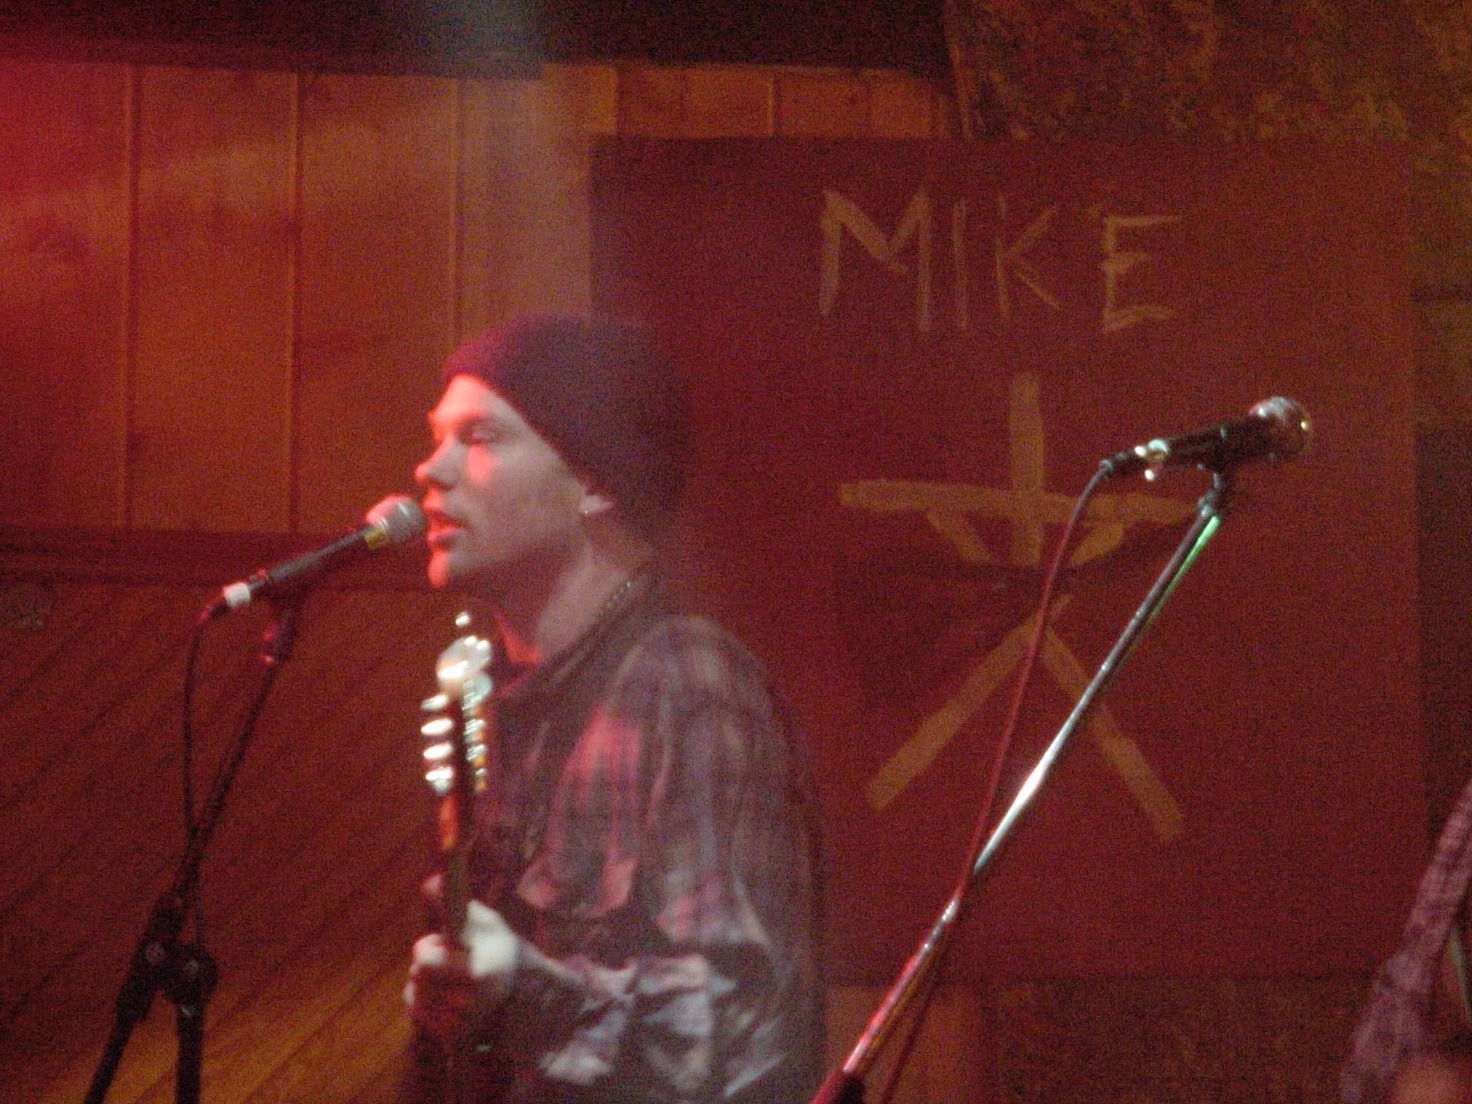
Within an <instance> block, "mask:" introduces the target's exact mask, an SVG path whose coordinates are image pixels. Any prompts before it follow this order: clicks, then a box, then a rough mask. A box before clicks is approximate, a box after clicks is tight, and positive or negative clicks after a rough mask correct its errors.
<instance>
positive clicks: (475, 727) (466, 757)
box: [419, 613, 491, 797]
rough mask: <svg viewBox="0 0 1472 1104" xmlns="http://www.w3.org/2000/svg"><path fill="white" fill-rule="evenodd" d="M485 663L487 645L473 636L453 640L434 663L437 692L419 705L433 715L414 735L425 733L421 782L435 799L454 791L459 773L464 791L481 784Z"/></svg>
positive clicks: (462, 622)
mask: <svg viewBox="0 0 1472 1104" xmlns="http://www.w3.org/2000/svg"><path fill="white" fill-rule="evenodd" d="M455 625H456V627H457V628H461V629H464V628H467V627H469V625H470V615H469V614H466V613H462V614H460V615H459V616H458V617H456V618H455ZM490 665H491V642H490V641H489V640H487V639H486V638H485V637H483V636H478V635H476V634H475V633H466V634H465V635H463V636H460V637H459V638H457V639H456V640H455V641H454V642H453V643H451V644H450V645H449V647H447V648H446V649H445V650H444V651H443V652H441V653H440V656H439V659H438V660H436V661H435V667H434V670H435V680H436V682H438V683H439V693H437V694H435V695H433V696H432V697H429V698H426V699H425V700H424V702H423V703H421V705H420V708H421V709H422V710H424V712H426V713H432V714H434V716H432V717H431V718H430V719H429V720H427V721H425V722H424V724H423V725H421V726H420V729H419V731H420V732H421V733H422V734H423V735H424V763H425V772H424V779H425V781H426V782H428V783H429V784H430V787H431V788H432V789H433V790H434V792H435V794H436V796H438V797H446V796H448V795H449V794H451V793H452V792H454V791H455V789H456V779H457V776H458V775H459V774H460V773H462V772H464V773H466V774H467V775H468V777H467V779H466V782H467V783H468V786H467V788H468V789H469V790H471V791H475V790H479V789H481V788H482V787H483V785H484V783H485V774H486V743H485V718H484V716H483V712H484V711H483V707H484V705H485V703H486V701H487V699H489V698H490V696H491V677H490V675H489V673H488V669H489V667H490Z"/></svg>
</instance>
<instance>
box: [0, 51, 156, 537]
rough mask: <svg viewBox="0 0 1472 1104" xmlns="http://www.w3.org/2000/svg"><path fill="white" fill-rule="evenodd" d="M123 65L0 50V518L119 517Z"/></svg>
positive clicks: (125, 212) (114, 521) (88, 520)
mask: <svg viewBox="0 0 1472 1104" xmlns="http://www.w3.org/2000/svg"><path fill="white" fill-rule="evenodd" d="M129 81H130V73H129V71H128V70H127V69H124V68H123V67H122V66H116V65H74V64H66V63H61V62H46V61H24V60H9V61H5V62H3V63H0V104H3V105H4V107H3V109H0V166H3V167H0V288H3V289H4V309H3V311H0V319H3V321H0V524H13V525H54V526H63V525H98V526H110V525H121V524H123V522H124V520H125V518H124V512H123V473H124V464H123V448H124V439H125V433H126V430H127V425H126V416H127V401H126V383H125V376H124V372H123V364H124V357H123V349H124V319H125V299H126V287H125V275H126V269H127V252H128V243H129V223H128V216H129V202H128V164H129V163H128V150H129V110H130V102H131V94H130V84H129Z"/></svg>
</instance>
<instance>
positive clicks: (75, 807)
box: [0, 57, 987, 1104]
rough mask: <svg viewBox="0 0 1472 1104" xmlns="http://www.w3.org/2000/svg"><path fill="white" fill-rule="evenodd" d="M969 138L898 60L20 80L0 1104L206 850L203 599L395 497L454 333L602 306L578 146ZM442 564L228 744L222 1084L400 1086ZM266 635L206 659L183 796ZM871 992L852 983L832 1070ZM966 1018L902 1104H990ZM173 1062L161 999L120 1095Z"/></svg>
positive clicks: (399, 593) (36, 1075) (320, 626)
mask: <svg viewBox="0 0 1472 1104" xmlns="http://www.w3.org/2000/svg"><path fill="white" fill-rule="evenodd" d="M951 127H952V123H951V120H950V116H949V112H948V108H947V104H946V101H945V98H944V97H943V96H942V95H940V94H938V93H937V92H936V91H935V90H934V89H932V88H930V87H928V86H926V85H925V84H923V83H922V82H919V81H917V80H914V79H912V78H910V77H907V76H904V75H900V74H893V73H883V72H832V71H822V70H811V69H789V68H760V69H758V68H693V69H663V68H654V67H647V66H612V65H572V66H556V67H549V68H548V69H546V70H545V71H544V72H542V73H541V74H540V75H539V76H534V77H524V78H503V79H494V80H450V79H438V78H426V77H409V76H395V77H390V76H365V75H347V74H332V73H305V72H302V73H289V72H269V71H240V70H224V69H209V68H192V67H174V66H151V65H133V64H106V63H74V62H59V61H43V60H34V59H24V58H19V57H13V58H5V57H0V277H3V287H4V289H5V297H6V310H5V311H4V312H3V313H0V747H3V755H0V824H3V826H4V830H3V832H0V862H3V866H0V869H3V870H4V871H5V874H4V875H3V877H0V1083H3V1085H4V1088H3V1089H0V1095H3V1096H4V1098H5V1099H15V1100H26V1101H76V1100H80V1099H82V1098H83V1095H84V1094H85V1091H86V1088H87V1084H88V1080H89V1078H90V1077H91V1074H92V1071H93V1068H94V1066H95V1063H96V1061H97V1059H98V1057H99V1055H100V1054H101V1051H102V1045H103V1042H104V1040H105V1038H106V1035H107V1030H108V1027H109V1025H110V1023H111V1020H112V1001H113V998H114V996H115V994H116V992H117V988H118V985H119V984H120V982H121V980H122V976H123V970H124V966H125V963H126V961H127V958H128V955H129V953H130V952H131V950H132V949H133V947H134V945H135V943H136V941H137V939H138V936H139V933H140V932H141V930H142V925H143V921H144V918H145V916H146V915H147V912H148V909H149V906H150V905H151V904H152V902H153V901H154V900H155V898H156V897H157V895H158V894H159V893H160V892H161V891H162V890H163V888H164V887H165V886H166V885H168V883H169V880H170V878H171V876H172V874H173V872H174V869H175V866H176V864H177V862H178V860H179V856H180V853H181V849H182V839H181V831H182V829H181V820H182V818H181V814H180V811H179V810H180V798H179V779H180V774H181V766H182V761H181V751H180V741H179V728H180V719H179V718H180V707H181V703H182V694H183V691H182V687H183V678H184V665H185V658H186V654H187V644H188V640H189V634H190V628H191V626H192V623H193V620H194V615H195V613H196V612H197V611H198V609H199V608H200V607H201V605H202V603H203V602H204V600H205V599H206V598H207V597H208V594H209V591H210V586H209V583H210V581H211V580H213V581H214V582H215V583H216V584H218V582H221V581H224V580H225V579H229V578H234V577H237V576H238V575H239V574H240V573H243V572H244V571H245V570H247V569H249V568H250V567H252V566H254V565H255V564H257V563H259V562H261V558H263V557H265V556H266V554H267V553H269V552H272V551H275V550H282V551H284V550H285V547H286V546H287V544H289V543H290V537H282V536H281V535H283V534H298V533H300V534H312V533H320V532H327V531H335V530H338V529H340V528H342V527H344V526H346V525H348V524H350V523H351V522H352V521H353V520H354V519H356V518H357V517H358V516H359V515H360V514H361V513H362V512H363V510H364V509H365V508H366V507H367V506H368V505H369V504H370V503H371V502H373V501H374V500H375V499H376V498H378V497H379V496H381V495H382V494H384V493H386V492H388V491H391V490H394V489H400V488H405V487H407V486H408V484H409V479H410V476H409V473H410V470H411V468H412V465H413V463H414V462H415V460H416V459H417V458H418V457H419V455H420V454H421V452H422V450H423V447H424V438H425V433H424V428H423V417H424V412H425V411H426V410H427V409H428V407H429V406H430V405H431V404H432V402H433V400H434V397H435V394H436V392H437V390H438V385H437V365H438V363H439V362H440V360H441V359H442V358H443V356H444V354H445V353H446V352H447V351H448V349H449V348H450V346H451V345H452V344H453V343H454V341H455V340H456V339H457V338H458V337H459V336H461V335H464V334H467V333H469V332H472V331H474V330H476V329H479V328H481V327H483V326H485V325H487V324H488V323H490V322H493V321H495V320H497V319H499V318H501V317H504V316H507V315H509V314H511V313H514V312H516V311H520V310H523V309H530V308H579V307H584V306H586V305H587V303H588V301H589V296H590V292H589V286H588V280H589V276H588V272H589V264H588V249H589V245H588V242H589V228H588V205H587V191H588V158H587V152H588V148H589V143H590V141H591V139H592V138H593V137H594V136H595V135H599V134H617V133H626V134H641V135H663V136H683V137H710V136H721V135H735V136H763V135H792V136H799V135H814V136H845V135H856V136H890V137H905V138H927V137H943V136H945V135H947V134H949V133H950V132H951ZM263 535H264V536H263ZM272 535H276V537H275V538H274V539H273V537H272ZM417 574H418V570H417V568H415V567H414V566H413V565H412V564H411V565H410V566H409V567H407V568H404V569H402V570H397V571H395V570H390V571H387V572H386V573H384V574H383V576H382V577H361V578H358V579H356V581H352V582H349V583H347V584H345V585H344V586H341V587H334V588H332V589H330V590H327V591H325V592H323V593H322V594H321V595H319V596H316V597H314V599H313V601H312V603H311V604H310V605H309V607H308V614H307V618H306V621H305V624H304V626H303V633H302V638H301V643H300V645H299V647H298V649H297V653H296V656H295V658H294V659H293V660H292V662H291V664H289V665H288V666H287V669H286V673H285V675H284V677H283V678H282V679H281V682H280V684H279V685H278V687H277V688H276V690H275V692H274V693H273V696H272V698H271V701H270V705H269V708H268V710H267V712H266V714H265V715H264V716H263V718H262V720H261V723H260V725H259V726H258V727H257V731H256V735H255V737H254V739H253V741H252V743H251V745H250V749H249V752H248V754H247V756H246V757H245V759H244V760H243V766H242V768H241V771H240V774H239V777H238V778H237V780H236V784H235V787H234V789H233V791H232V794H231V799H230V803H229V806H228V811H227V814H226V817H225V819H224V820H223V821H222V823H221V827H220V830H219V832H218V834H217V836H216V839H215V841H214V842H213V844H212V846H211V849H210V852H209V859H208V862H207V865H206V899H205V904H206V910H205V916H206V921H207V928H206V930H205V932H204V933H203V935H204V942H205V945H206V946H207V948H208V949H209V950H210V952H211V953H212V954H214V956H215V957H216V958H217V959H218V961H219V962H220V964H221V967H222V976H221V981H220V985H219V989H218V991H217V992H216V994H215V996H214V998H213V1000H212V1002H211V1004H210V1017H209V1020H208V1023H207V1030H206V1037H207V1042H208V1049H207V1053H206V1065H205V1088H206V1092H205V1096H206V1098H207V1099H209V1100H212V1101H217V1102H229V1101H246V1100H250V1101H267V1100H270V1101H322V1102H331V1101H349V1100H357V1101H374V1100H388V1099H390V1098H391V1097H392V1089H393V1085H394V1081H395V1075H396V1063H397V1061H398V1056H399V1049H400V1044H401V1043H402V1041H403V1036H404V1028H405V1024H404V1018H403V1015H402V1012H401V1008H400V1004H399V990H400V987H401V985H402V979H403V967H404V960H405V954H406V949H407V947H408V944H409V942H410V941H411V940H412V938H413V936H414V935H415V934H416V932H417V931H418V929H419V926H420V916H419V906H418V902H417V899H416V888H415V887H416V886H417V882H418V879H419V877H420V876H421V874H422V872H423V871H424V870H425V869H427V867H428V863H429V856H428V840H429V838H430V831H429V824H428V813H429V802H428V798H427V795H426V794H425V793H424V792H423V786H422V783H421V782H420V780H419V778H418V767H417V763H416V756H417V751H416V749H415V746H414V738H413V736H412V732H413V729H414V726H415V724H416V722H415V718H414V703H415V702H417V700H418V699H419V697H420V696H422V694H423V693H424V692H425V686H426V681H427V676H428V672H429V670H430V663H431V662H432V659H433V656H434V654H435V652H436V651H437V650H438V648H439V646H440V645H442V644H443V642H444V640H445V638H446V635H447V633H446V626H447V625H448V618H449V615H450V613H451V612H452V610H451V609H450V608H449V606H448V604H447V600H445V599H443V598H441V597H439V596H431V595H427V594H425V593H423V592H422V591H415V590H405V589H404V584H403V578H405V577H410V578H412V577H414V576H416V575H417ZM411 585H412V584H411ZM269 624H270V622H269V619H268V618H267V617H266V616H265V615H264V614H261V613H256V612H252V613H250V614H247V615H242V616H239V617H238V618H232V619H230V621H229V622H228V623H226V624H224V625H222V626H220V627H218V628H216V629H214V630H212V632H211V635H210V637H209V638H208V639H207V644H206V648H205V652H204V658H203V660H202V662H201V664H200V670H201V683H200V686H199V689H198V694H197V698H196V710H195V715H196V716H197V718H198V719H199V723H200V731H199V733H198V739H199V745H198V747H197V749H196V751H195V753H194V754H195V758H196V770H195V775H196V777H197V779H198V781H197V786H199V787H200V789H199V790H198V791H197V793H196V799H198V798H200V797H202V795H203V788H204V787H205V785H206V784H207V782H208V780H209V778H210V777H211V772H212V771H213V770H214V769H215V766H216V764H217V763H218V762H219V761H220V757H221V756H222V755H223V753H224V751H225V748H226V747H227V745H228V737H229V735H230V734H231V732H232V731H233V726H234V722H235V718H236V717H238V716H239V715H240V712H241V710H242V709H243V708H244V702H245V697H246V695H247V693H248V691H249V688H250V687H251V686H252V685H254V683H255V681H256V679H257V678H258V671H259V667H260V664H259V660H258V658H257V652H258V646H257V636H258V635H259V634H260V633H262V632H263V631H265V630H266V629H267V628H268V627H269ZM385 626H392V632H391V633H390V632H385V631H383V629H384V627H385ZM878 996H879V991H878V990H872V989H863V988H851V989H844V990H841V991H839V992H836V993H835V1000H834V1011H833V1020H834V1030H833V1060H834V1061H835V1062H836V1061H838V1060H839V1059H840V1058H841V1056H842V1054H843V1053H844V1052H845V1051H846V1050H847V1047H848V1046H849V1045H850V1044H851V1042H852V1040H853V1039H854V1038H855V1037H856V1035H857V1032H858V1030H859V1028H860V1027H861V1026H862V1024H863V1022H864V1020H865V1019H866V1017H867V1016H868V1014H869V1010H870V1009H871V1008H872V1006H873V1004H874V1002H875V1001H876V1000H877V998H878ZM980 1018H981V1011H980V1006H979V1003H978V998H977V997H976V996H975V995H974V994H968V993H964V992H949V993H947V994H945V995H944V996H943V999H942V1002H941V1010H940V1014H939V1015H938V1016H937V1018H936V1020H935V1021H934V1022H933V1023H932V1024H931V1025H930V1027H929V1028H928V1029H927V1030H928V1033H927V1035H926V1036H925V1039H924V1041H923V1042H922V1045H921V1046H920V1047H919V1048H918V1052H917V1056H916V1057H915V1059H914V1062H913V1065H912V1066H911V1071H912V1072H911V1074H910V1075H909V1080H908V1081H907V1082H906V1086H905V1088H904V1090H903V1091H902V1094H901V1096H900V1097H899V1098H898V1099H900V1100H902V1101H903V1100H915V1101H918V1100H920V1099H925V1100H935V1099H956V1100H972V1099H980V1098H982V1096H983V1095H984V1093H983V1089H982V1078H983V1076H984V1070H985V1069H986V1068H987V1066H986V1063H985V1061H984V1060H983V1057H982V1050H983V1048H982V1046H981V1042H980V1034H979V1033H980V1031H981V1027H980ZM174 1055H175V1049H174V1040H173V1015H172V1006H170V1005H169V1004H168V1003H167V1002H166V1001H164V1000H162V999H159V1000H158V1001H156V1002H155V1004H154V1007H153V1010H152V1013H151V1015H150V1016H149V1017H148V1018H147V1019H146V1020H145V1021H144V1023H143V1024H142V1025H141V1026H140V1027H139V1028H138V1029H137V1030H136V1032H135V1033H134V1035H133V1038H132V1040H131V1043H130V1045H129V1048H128V1050H127V1052H126V1054H125V1058H124V1062H123V1064H122V1066H121V1068H120V1070H119V1072H118V1076H117V1080H116V1081H115V1082H114V1085H113V1089H112V1092H111V1094H110V1095H109V1097H108V1099H109V1100H112V1101H117V1102H121V1104H134V1102H144V1101H150V1102H151V1101H163V1100H168V1099H172V1098H173V1083H172V1078H173V1065H174ZM958 1055H968V1056H969V1060H960V1059H958Z"/></svg>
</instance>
